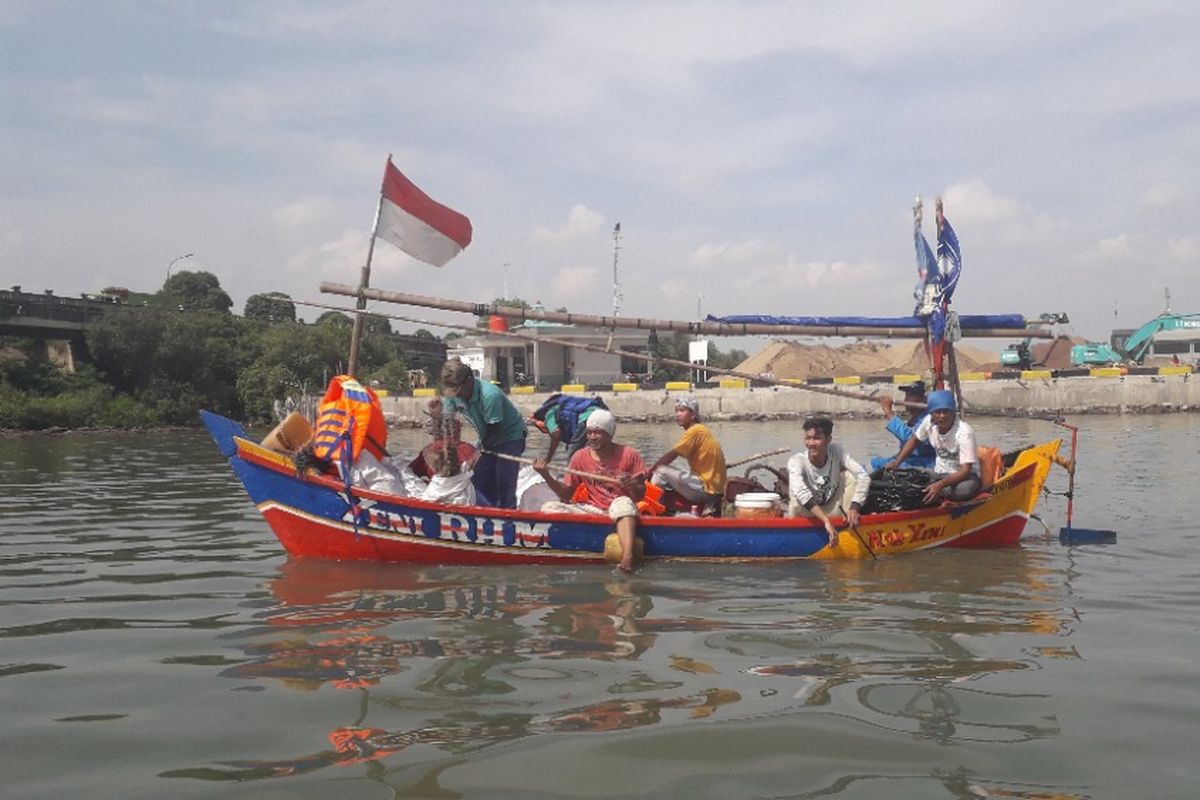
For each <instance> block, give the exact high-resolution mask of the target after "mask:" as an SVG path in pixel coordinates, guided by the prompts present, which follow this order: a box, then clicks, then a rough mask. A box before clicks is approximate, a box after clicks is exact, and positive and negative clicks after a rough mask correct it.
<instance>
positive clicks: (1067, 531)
mask: <svg viewBox="0 0 1200 800" xmlns="http://www.w3.org/2000/svg"><path fill="white" fill-rule="evenodd" d="M1057 424H1058V425H1061V426H1063V427H1064V428H1066V429H1068V430H1069V431H1071V458H1070V460H1068V461H1067V462H1066V463H1065V464H1064V463H1063V462H1062V461H1061V460H1059V459H1057V458H1056V459H1055V463H1057V464H1058V465H1059V466H1061V467H1063V468H1064V469H1066V471H1067V527H1065V528H1062V529H1061V530H1059V532H1058V540H1059V541H1060V542H1062V543H1063V544H1106V543H1109V542H1115V541H1116V540H1117V532H1116V531H1107V530H1101V529H1099V528H1076V527H1073V526H1072V525H1071V515H1072V512H1073V511H1074V510H1075V466H1076V464H1077V461H1076V459H1075V449H1076V447H1077V445H1078V443H1079V428H1077V427H1075V426H1074V425H1068V424H1067V423H1066V422H1064V421H1062V420H1058V422H1057Z"/></svg>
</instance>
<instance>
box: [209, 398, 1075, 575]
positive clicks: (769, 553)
mask: <svg viewBox="0 0 1200 800" xmlns="http://www.w3.org/2000/svg"><path fill="white" fill-rule="evenodd" d="M202 416H203V418H204V422H205V424H206V425H207V426H208V430H209V432H210V433H211V434H212V436H213V439H214V440H215V441H216V443H217V447H218V448H219V449H220V451H221V453H222V455H224V456H225V457H226V458H228V459H229V462H230V465H231V466H232V467H233V471H234V473H235V474H236V475H237V476H238V478H239V479H240V480H241V481H242V484H243V485H244V486H245V488H246V491H247V493H248V494H249V495H250V499H251V500H252V501H253V502H254V504H255V505H256V506H257V507H258V509H259V511H260V512H262V515H263V517H264V518H265V519H266V521H267V524H268V525H270V527H271V530H272V531H274V533H275V535H276V536H277V537H278V538H279V541H280V542H281V543H282V544H283V546H284V548H285V549H286V550H287V551H288V552H289V553H291V554H292V555H295V556H313V557H318V558H326V559H336V560H356V561H376V562H391V563H436V564H601V563H605V560H606V559H605V539H606V538H607V537H608V536H609V534H611V533H612V532H613V525H612V522H611V521H610V520H609V519H608V517H606V516H582V515H581V516H573V515H561V514H543V513H540V512H531V511H520V510H507V509H499V508H488V507H478V506H449V505H443V504H437V503H430V502H425V501H421V500H417V499H413V498H410V497H398V496H394V495H387V494H381V493H377V492H371V491H366V490H360V489H357V488H355V489H353V490H351V492H350V493H347V492H346V490H345V487H344V486H343V485H342V483H341V482H340V481H338V480H336V479H334V478H332V477H329V476H323V475H315V474H307V475H303V476H301V475H297V473H296V469H295V467H294V466H293V464H292V461H291V459H290V458H288V457H287V456H285V455H283V454H280V453H277V452H275V451H272V450H268V449H266V448H264V447H261V446H260V445H258V444H255V443H254V442H252V441H250V440H249V439H247V438H246V433H245V431H244V430H243V429H242V427H241V426H240V425H238V424H237V423H236V422H234V421H232V420H229V419H226V418H225V417H222V416H219V415H217V414H212V413H209V412H202ZM1058 447H1059V441H1057V440H1054V441H1051V442H1047V443H1046V444H1042V445H1038V446H1035V447H1030V448H1027V449H1026V450H1023V451H1021V452H1020V454H1019V455H1018V456H1017V458H1016V459H1015V461H1014V462H1013V464H1012V465H1011V466H1010V467H1009V468H1008V469H1007V470H1006V471H1005V473H1004V474H1003V475H1002V476H1001V478H1000V479H999V480H998V481H997V482H996V484H995V485H994V486H992V487H991V489H990V491H989V492H988V493H987V494H983V495H981V496H980V497H979V498H976V499H974V500H970V501H967V502H964V503H957V504H953V505H947V506H942V507H931V508H924V509H919V510H915V511H898V512H890V513H882V514H870V515H865V516H864V517H863V518H862V520H861V522H860V524H859V527H858V530H857V532H855V531H852V530H842V531H840V532H839V535H838V536H837V538H836V539H835V540H834V541H832V542H831V541H829V538H828V537H827V535H826V533H825V530H824V528H823V527H821V526H820V525H819V524H817V523H816V522H815V520H808V519H781V518H747V519H736V518H735V519H712V518H704V519H701V518H696V517H690V516H689V517H683V516H679V517H644V518H642V519H641V521H640V523H639V528H638V535H639V537H640V538H641V541H642V543H643V545H644V557H645V558H646V559H651V560H653V559H685V560H702V561H741V560H780V559H856V558H857V559H861V558H871V557H881V556H893V555H900V554H902V553H909V552H914V551H918V550H926V549H929V548H932V547H939V546H943V545H954V546H960V547H969V546H975V547H995V546H1009V545H1014V544H1016V543H1017V541H1018V540H1019V539H1020V537H1021V534H1022V532H1023V531H1024V530H1025V524H1026V522H1027V521H1028V519H1029V515H1030V514H1031V513H1033V510H1034V507H1035V506H1036V504H1037V501H1038V497H1039V495H1040V494H1041V489H1042V486H1043V485H1044V483H1045V480H1046V476H1047V475H1048V474H1049V471H1050V465H1051V463H1052V460H1053V457H1054V455H1055V454H1056V453H1057V451H1058ZM835 522H840V521H837V520H835ZM610 557H611V554H610Z"/></svg>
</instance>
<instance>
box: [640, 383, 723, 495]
mask: <svg viewBox="0 0 1200 800" xmlns="http://www.w3.org/2000/svg"><path fill="white" fill-rule="evenodd" d="M675 422H676V423H677V424H678V425H679V427H681V428H683V436H681V437H679V441H678V442H676V443H675V446H674V447H672V448H671V449H670V450H668V451H667V452H666V453H664V454H663V456H662V458H660V459H659V460H658V461H656V462H655V463H654V466H653V468H652V472H653V473H654V474H653V477H652V478H651V479H650V480H651V482H652V483H653V484H654V485H655V486H661V487H663V488H664V489H666V488H670V489H673V490H675V491H676V492H678V493H679V494H680V495H681V496H682V497H683V498H685V499H686V500H689V501H691V502H692V503H694V504H696V505H698V506H700V508H701V513H702V514H703V515H704V516H711V515H713V514H718V513H720V508H721V499H722V498H723V497H724V495H725V453H724V452H723V451H722V450H721V445H720V443H719V442H717V439H716V437H715V436H713V435H712V432H711V431H710V430H709V429H708V427H707V426H706V425H704V423H702V422H701V421H700V404H699V402H697V400H696V398H695V397H693V396H692V395H684V396H681V397H679V398H677V399H676V400H675ZM680 456H682V457H683V458H684V459H686V460H687V463H688V465H687V469H679V468H678V467H672V466H668V465H669V464H670V463H671V462H672V461H674V460H675V459H676V458H679V457H680Z"/></svg>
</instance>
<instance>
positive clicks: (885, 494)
mask: <svg viewBox="0 0 1200 800" xmlns="http://www.w3.org/2000/svg"><path fill="white" fill-rule="evenodd" d="M932 482H933V475H932V474H931V473H930V472H929V471H927V470H923V469H880V470H876V471H875V472H873V473H871V491H869V492H867V500H866V502H865V503H863V507H862V513H864V514H879V513H882V512H885V511H911V510H912V509H914V508H924V507H925V498H924V495H925V489H926V487H928V486H929V484H930V483H932Z"/></svg>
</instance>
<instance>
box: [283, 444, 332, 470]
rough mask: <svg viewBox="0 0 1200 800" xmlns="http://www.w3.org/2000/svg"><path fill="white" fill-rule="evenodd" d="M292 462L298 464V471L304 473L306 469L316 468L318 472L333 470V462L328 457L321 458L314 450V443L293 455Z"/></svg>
mask: <svg viewBox="0 0 1200 800" xmlns="http://www.w3.org/2000/svg"><path fill="white" fill-rule="evenodd" d="M292 463H293V464H295V465H296V473H297V474H300V475H303V474H304V472H305V470H309V469H315V470H316V471H317V472H330V471H332V470H333V462H332V461H330V460H329V459H327V458H320V457H318V456H317V454H316V453H315V452H313V448H312V445H308V446H306V447H304V448H302V449H301V450H300V451H299V452H297V453H296V455H294V456H292Z"/></svg>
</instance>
